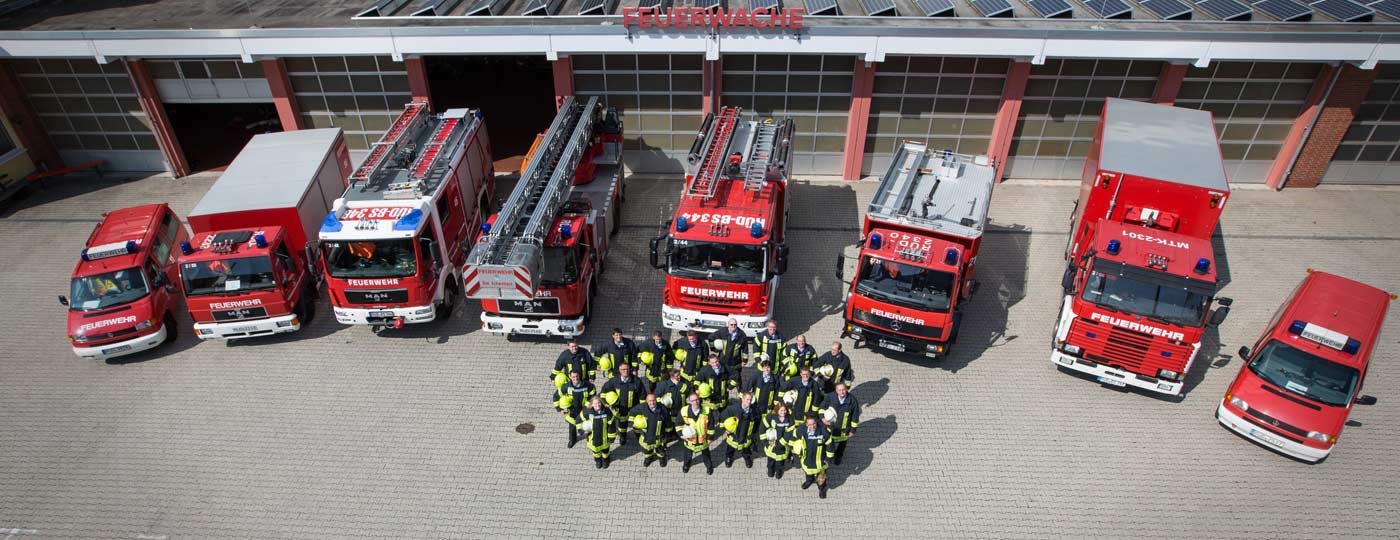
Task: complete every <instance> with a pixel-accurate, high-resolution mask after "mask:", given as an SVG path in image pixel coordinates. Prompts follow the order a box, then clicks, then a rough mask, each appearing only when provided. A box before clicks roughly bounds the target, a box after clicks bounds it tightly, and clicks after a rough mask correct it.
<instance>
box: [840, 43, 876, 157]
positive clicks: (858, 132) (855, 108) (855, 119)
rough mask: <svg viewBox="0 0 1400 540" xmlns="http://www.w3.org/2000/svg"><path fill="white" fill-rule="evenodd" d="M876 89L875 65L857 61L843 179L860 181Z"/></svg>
mask: <svg viewBox="0 0 1400 540" xmlns="http://www.w3.org/2000/svg"><path fill="white" fill-rule="evenodd" d="M874 88H875V63H874V62H866V61H863V60H862V59H859V58H858V59H856V71H855V80H854V81H852V82H851V108H850V111H849V112H848V113H847V116H846V148H845V155H844V156H843V159H842V162H841V178H842V179H845V180H860V169H861V167H862V166H864V165H865V134H866V132H867V131H869V129H870V93H871V91H873V90H874Z"/></svg>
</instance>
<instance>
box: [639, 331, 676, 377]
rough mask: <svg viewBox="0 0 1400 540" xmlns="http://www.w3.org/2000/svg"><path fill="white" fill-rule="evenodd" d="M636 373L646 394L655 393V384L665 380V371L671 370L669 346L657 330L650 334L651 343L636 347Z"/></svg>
mask: <svg viewBox="0 0 1400 540" xmlns="http://www.w3.org/2000/svg"><path fill="white" fill-rule="evenodd" d="M638 349H639V350H638V351H637V362H638V364H639V365H638V366H637V372H638V375H640V376H641V377H642V381H643V383H645V384H646V387H647V391H648V392H655V391H656V385H657V383H660V382H661V380H662V379H665V378H666V370H668V369H670V368H671V361H672V357H671V344H670V343H666V338H665V336H663V335H662V334H661V331H660V330H658V331H656V332H653V333H652V334H651V343H647V344H645V345H642V346H640V347H638Z"/></svg>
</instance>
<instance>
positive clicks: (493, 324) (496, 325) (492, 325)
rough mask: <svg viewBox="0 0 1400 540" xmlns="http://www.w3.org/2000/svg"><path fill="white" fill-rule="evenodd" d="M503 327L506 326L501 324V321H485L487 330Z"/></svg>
mask: <svg viewBox="0 0 1400 540" xmlns="http://www.w3.org/2000/svg"><path fill="white" fill-rule="evenodd" d="M505 327H506V325H504V324H501V323H498V322H489V323H486V329H487V330H500V329H502V328H505Z"/></svg>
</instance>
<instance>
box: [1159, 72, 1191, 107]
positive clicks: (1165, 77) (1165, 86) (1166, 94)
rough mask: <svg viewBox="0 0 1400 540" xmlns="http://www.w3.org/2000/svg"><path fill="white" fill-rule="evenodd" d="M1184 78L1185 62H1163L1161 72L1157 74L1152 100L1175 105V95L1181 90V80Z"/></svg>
mask: <svg viewBox="0 0 1400 540" xmlns="http://www.w3.org/2000/svg"><path fill="white" fill-rule="evenodd" d="M1185 78H1186V64H1173V63H1171V62H1164V63H1163V64H1162V74H1161V75H1159V76H1157V89H1156V90H1154V91H1153V92H1152V102H1153V103H1157V104H1161V105H1175V104H1176V95H1177V94H1178V93H1180V92H1181V81H1182V80H1183V79H1185Z"/></svg>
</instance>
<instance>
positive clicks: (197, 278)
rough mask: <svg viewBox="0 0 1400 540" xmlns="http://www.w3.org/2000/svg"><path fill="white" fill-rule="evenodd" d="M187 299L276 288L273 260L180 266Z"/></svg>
mask: <svg viewBox="0 0 1400 540" xmlns="http://www.w3.org/2000/svg"><path fill="white" fill-rule="evenodd" d="M180 279H181V280H183V281H184V283H185V296H204V295H210V294H231V293H237V292H240V291H251V290H258V289H273V288H276V287H277V279H276V278H275V277H273V275H272V259H270V258H268V257H239V258H230V259H214V260H212V261H202V262H189V263H181V264H180Z"/></svg>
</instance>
